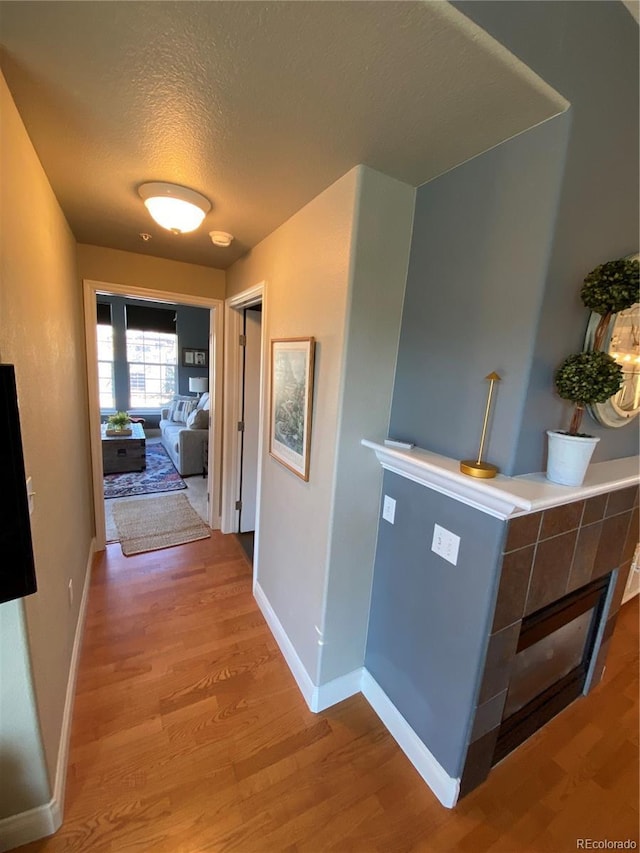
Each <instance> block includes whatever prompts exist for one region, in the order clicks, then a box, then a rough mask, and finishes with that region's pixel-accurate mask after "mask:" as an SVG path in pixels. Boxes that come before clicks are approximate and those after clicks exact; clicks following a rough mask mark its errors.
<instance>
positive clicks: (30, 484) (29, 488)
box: [27, 477, 35, 515]
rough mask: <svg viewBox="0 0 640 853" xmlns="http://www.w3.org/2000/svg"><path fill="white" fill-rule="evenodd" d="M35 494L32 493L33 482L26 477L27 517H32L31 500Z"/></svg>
mask: <svg viewBox="0 0 640 853" xmlns="http://www.w3.org/2000/svg"><path fill="white" fill-rule="evenodd" d="M34 496H35V492H34V491H33V480H32V479H31V477H27V501H28V502H29V515H33V500H34Z"/></svg>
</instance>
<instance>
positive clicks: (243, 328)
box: [221, 283, 266, 577]
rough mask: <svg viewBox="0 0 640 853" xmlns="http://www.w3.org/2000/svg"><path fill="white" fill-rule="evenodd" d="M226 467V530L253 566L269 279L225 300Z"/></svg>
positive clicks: (255, 564)
mask: <svg viewBox="0 0 640 853" xmlns="http://www.w3.org/2000/svg"><path fill="white" fill-rule="evenodd" d="M225 309H226V313H225V324H226V329H227V335H226V341H225V348H226V352H225V355H226V360H225V365H226V367H225V427H224V428H225V468H224V476H223V484H222V518H221V529H222V532H223V533H235V534H237V535H238V539H239V541H240V544H241V545H242V547H243V549H244V550H245V553H246V554H247V556H248V557H249V559H250V560H251V562H252V563H253V566H254V577H255V572H256V566H257V560H258V537H259V517H260V514H259V507H260V460H261V458H262V434H263V385H264V341H265V337H266V335H265V329H266V322H265V321H266V316H265V315H266V304H265V299H264V283H262V284H260V285H257V286H256V287H254V288H251V289H250V290H247V291H244V292H243V293H241V294H238V296H235V297H232V298H230V299H228V300H227V301H226V303H225Z"/></svg>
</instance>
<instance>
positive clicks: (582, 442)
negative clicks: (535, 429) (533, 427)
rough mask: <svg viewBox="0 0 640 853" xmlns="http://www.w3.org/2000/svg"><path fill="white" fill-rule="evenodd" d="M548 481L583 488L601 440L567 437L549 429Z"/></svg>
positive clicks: (586, 437) (590, 437)
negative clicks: (585, 477) (597, 445)
mask: <svg viewBox="0 0 640 853" xmlns="http://www.w3.org/2000/svg"><path fill="white" fill-rule="evenodd" d="M547 435H548V436H549V452H548V456H547V480H551V482H552V483H560V484H561V485H563V486H581V485H582V481H583V480H584V476H585V474H586V473H587V468H588V467H589V462H590V461H591V457H592V456H593V451H594V450H595V447H596V444H597V443H598V442H599V441H600V439H599V438H594V437H593V436H578V435H567V434H566V433H563V432H557V431H556V430H552V429H548V430H547Z"/></svg>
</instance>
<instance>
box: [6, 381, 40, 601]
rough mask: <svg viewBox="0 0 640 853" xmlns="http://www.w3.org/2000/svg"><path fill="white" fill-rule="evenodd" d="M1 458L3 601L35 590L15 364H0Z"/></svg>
mask: <svg viewBox="0 0 640 853" xmlns="http://www.w3.org/2000/svg"><path fill="white" fill-rule="evenodd" d="M0 449H1V450H0V452H1V454H2V455H1V457H0V461H1V463H2V473H3V501H2V502H3V504H4V513H3V518H2V524H1V525H0V554H2V559H1V560H0V602H3V601H11V600H12V599H14V598H22V597H23V596H25V595H30V594H31V593H33V592H35V591H36V573H35V563H34V560H33V548H32V544H31V523H30V520H29V504H28V497H27V486H26V475H25V468H24V457H23V453H22V437H21V432H20V416H19V412H18V396H17V392H16V380H15V372H14V368H13V365H12V364H2V365H0Z"/></svg>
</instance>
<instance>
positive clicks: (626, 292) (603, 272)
mask: <svg viewBox="0 0 640 853" xmlns="http://www.w3.org/2000/svg"><path fill="white" fill-rule="evenodd" d="M639 266H640V265H639V263H638V260H637V259H636V258H634V259H631V258H619V259H618V260H616V261H607V262H606V263H604V264H600V265H599V266H597V267H596V268H595V269H594V270H592V271H591V272H590V273H589V275H588V276H587V277H586V278H585V280H584V284H583V285H582V289H581V291H580V296H581V297H582V301H583V303H584V304H585V305H586V307H587V308H590V309H591V310H592V311H596V312H597V313H598V314H608V313H613V314H617V313H618V312H619V311H624V310H625V309H626V308H631V306H632V305H634V304H635V303H636V302H637V301H638V269H639Z"/></svg>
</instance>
